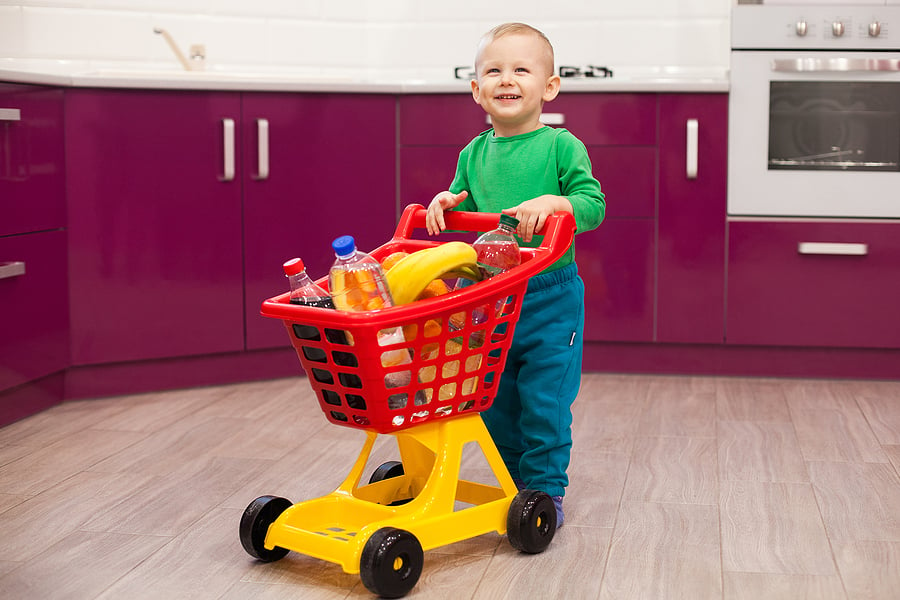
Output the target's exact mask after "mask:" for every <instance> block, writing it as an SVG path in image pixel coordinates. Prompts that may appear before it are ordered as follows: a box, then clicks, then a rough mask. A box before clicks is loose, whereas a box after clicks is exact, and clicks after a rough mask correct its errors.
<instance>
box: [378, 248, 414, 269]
mask: <svg viewBox="0 0 900 600" xmlns="http://www.w3.org/2000/svg"><path fill="white" fill-rule="evenodd" d="M407 256H409V252H403V251H402V250H401V251H399V252H392V253H391V254H388V255H387V256H386V257H384V260H382V261H381V268H382V269H384V270H385V272H387V271H389V270H390V268H391V267H393V266H394V265H396V264H397V263H398V262H400V259H402V258H405V257H407Z"/></svg>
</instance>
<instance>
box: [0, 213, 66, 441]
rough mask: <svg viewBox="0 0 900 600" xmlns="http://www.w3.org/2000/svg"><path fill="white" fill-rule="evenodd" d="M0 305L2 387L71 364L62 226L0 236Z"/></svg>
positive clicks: (0, 416)
mask: <svg viewBox="0 0 900 600" xmlns="http://www.w3.org/2000/svg"><path fill="white" fill-rule="evenodd" d="M0 305H2V307H3V309H2V310H0V332H2V333H0V392H2V391H3V390H6V389H9V388H12V387H14V386H17V385H21V384H24V383H28V382H29V381H32V380H35V379H38V378H40V377H43V376H45V375H49V374H51V373H55V372H57V371H62V370H63V369H65V368H66V367H68V366H69V310H68V286H67V283H66V232H65V231H64V230H61V229H57V230H53V231H44V232H40V233H31V234H27V235H12V236H6V237H0ZM0 412H2V411H0ZM25 412H27V411H25ZM22 414H24V412H21V411H20V412H19V413H18V415H19V416H21V415H22ZM4 422H5V419H4V415H3V414H0V424H2V423H4Z"/></svg>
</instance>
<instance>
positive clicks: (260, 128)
mask: <svg viewBox="0 0 900 600" xmlns="http://www.w3.org/2000/svg"><path fill="white" fill-rule="evenodd" d="M253 178H254V179H257V180H260V181H262V180H264V179H268V178H269V120H268V119H257V120H256V175H254V176H253Z"/></svg>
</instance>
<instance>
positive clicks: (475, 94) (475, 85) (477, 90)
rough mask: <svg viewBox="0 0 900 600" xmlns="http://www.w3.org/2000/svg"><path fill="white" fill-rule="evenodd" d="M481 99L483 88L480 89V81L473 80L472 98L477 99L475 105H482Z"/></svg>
mask: <svg viewBox="0 0 900 600" xmlns="http://www.w3.org/2000/svg"><path fill="white" fill-rule="evenodd" d="M480 97H481V88H480V87H478V80H477V79H473V80H472V98H474V99H475V103H476V104H481V103H480V102H479V98H480Z"/></svg>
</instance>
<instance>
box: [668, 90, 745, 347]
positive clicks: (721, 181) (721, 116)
mask: <svg viewBox="0 0 900 600" xmlns="http://www.w3.org/2000/svg"><path fill="white" fill-rule="evenodd" d="M727 110H728V97H727V95H725V94H662V95H660V97H659V114H660V117H659V118H660V127H659V130H660V134H659V173H660V174H659V241H658V245H657V253H658V268H659V275H658V278H657V295H658V300H657V319H658V322H657V341H660V342H675V343H706V344H721V343H722V341H723V339H724V331H723V329H724V294H725V280H724V278H725V213H726V177H727V163H726V154H727V152H726V149H727V127H728V118H727ZM689 121H694V122H696V145H695V146H694V145H693V144H692V143H691V146H692V147H696V164H697V169H696V175H695V176H691V175H688V173H687V170H688V158H689V156H688V148H689V139H688V136H689V133H688V131H689V126H688V122H689Z"/></svg>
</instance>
